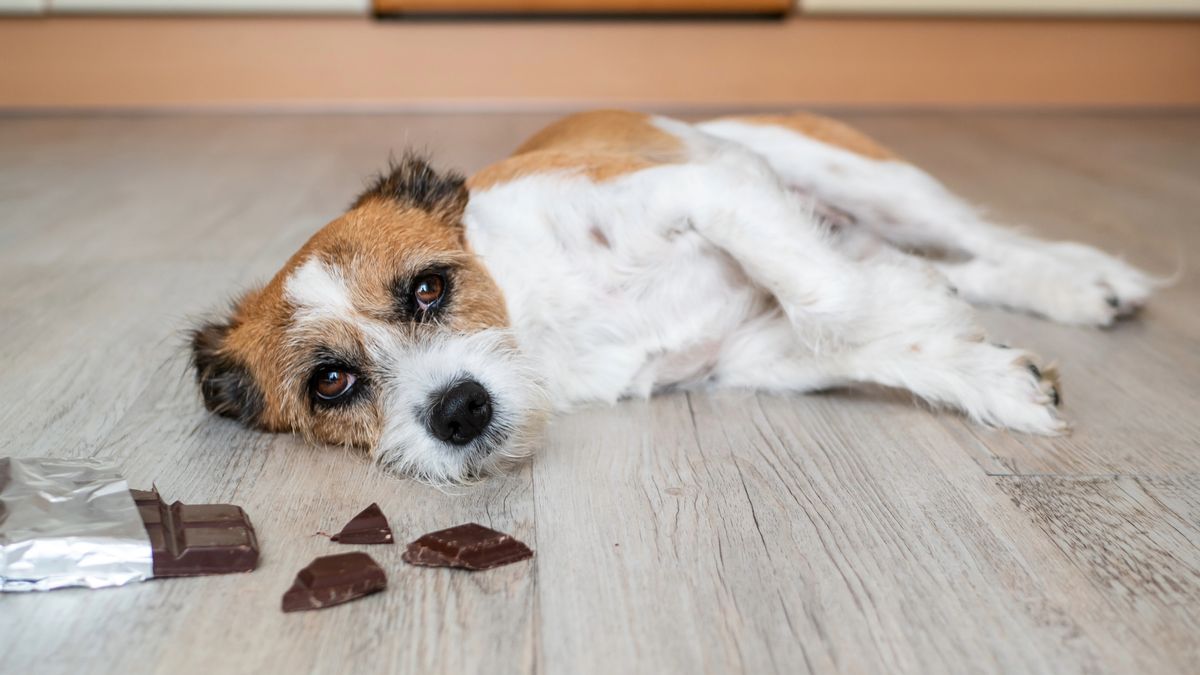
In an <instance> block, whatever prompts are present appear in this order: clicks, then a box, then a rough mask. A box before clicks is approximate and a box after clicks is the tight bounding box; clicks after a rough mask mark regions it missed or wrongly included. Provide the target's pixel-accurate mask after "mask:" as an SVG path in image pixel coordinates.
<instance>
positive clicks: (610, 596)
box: [0, 114, 1200, 673]
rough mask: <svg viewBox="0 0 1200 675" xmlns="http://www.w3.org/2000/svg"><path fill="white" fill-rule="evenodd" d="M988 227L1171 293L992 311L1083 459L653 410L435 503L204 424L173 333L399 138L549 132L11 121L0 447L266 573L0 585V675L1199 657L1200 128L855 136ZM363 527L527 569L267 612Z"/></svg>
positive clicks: (1017, 443)
mask: <svg viewBox="0 0 1200 675" xmlns="http://www.w3.org/2000/svg"><path fill="white" fill-rule="evenodd" d="M843 117H844V118H845V119H848V120H851V121H853V122H856V123H858V124H860V125H861V126H862V127H863V128H865V129H867V130H868V131H870V132H871V133H873V134H875V135H877V136H878V137H879V138H881V139H882V140H883V141H885V142H886V143H887V144H889V145H891V146H892V147H894V148H895V149H897V150H899V151H900V152H902V153H904V154H907V155H908V156H909V157H911V158H912V159H914V160H916V161H918V162H919V163H921V164H922V165H924V166H925V167H927V168H929V169H930V170H932V171H933V172H934V173H935V174H937V175H938V176H940V177H942V178H943V179H944V180H945V181H947V182H948V183H949V184H950V185H951V186H952V187H953V188H955V189H957V190H959V191H960V192H962V193H964V194H966V195H967V196H969V197H971V198H973V199H975V200H977V201H979V202H981V203H983V204H985V205H987V206H988V207H989V208H990V209H991V211H992V213H993V214H994V215H995V216H997V217H998V218H1001V219H1004V220H1007V221H1010V222H1014V223H1024V224H1028V225H1029V226H1030V227H1032V228H1035V229H1036V230H1038V231H1040V232H1043V233H1045V234H1046V235H1048V236H1053V237H1071V238H1076V239H1079V240H1083V241H1087V242H1091V243H1095V244H1099V245H1102V246H1103V247H1106V248H1108V249H1110V250H1114V251H1119V252H1123V253H1125V254H1126V255H1127V256H1128V257H1129V259H1131V260H1132V261H1134V262H1135V263H1137V264H1139V265H1142V266H1144V267H1146V268H1148V269H1150V270H1153V271H1156V272H1161V273H1170V272H1172V271H1174V270H1176V269H1177V268H1178V267H1179V266H1181V265H1186V266H1187V267H1188V268H1189V269H1188V270H1187V271H1186V272H1185V274H1184V276H1183V277H1182V279H1181V280H1180V281H1179V282H1178V283H1177V284H1176V285H1175V286H1174V287H1172V288H1170V289H1168V290H1165V291H1163V292H1162V294H1161V295H1160V296H1158V297H1157V298H1156V299H1155V301H1154V303H1153V305H1152V306H1151V307H1150V308H1149V309H1148V311H1146V312H1145V313H1144V315H1143V316H1142V317H1141V319H1140V320H1138V321H1134V322H1129V323H1125V324H1122V325H1120V326H1118V327H1116V328H1115V329H1112V330H1107V331H1094V330H1084V329H1076V328H1065V327H1060V326H1054V325H1049V324H1046V323H1042V322H1039V321H1037V320H1034V319H1031V318H1026V317H1020V316H1009V315H1003V314H1000V313H998V312H988V313H987V314H986V317H985V319H986V322H987V324H988V325H989V326H990V328H991V329H992V331H993V332H994V334H995V336H996V337H997V338H998V339H1000V340H1003V341H1007V342H1010V343H1014V344H1021V345H1027V346H1030V347H1032V348H1034V349H1035V350H1036V351H1038V352H1040V353H1042V354H1044V355H1046V356H1048V357H1050V358H1055V359H1058V360H1059V361H1060V363H1061V367H1062V372H1063V378H1064V385H1065V391H1064V394H1065V413H1066V415H1067V416H1068V417H1069V418H1070V419H1071V420H1072V421H1073V422H1074V423H1075V425H1076V431H1075V432H1074V434H1073V435H1071V436H1069V437H1066V438H1060V439H1054V440H1047V439H1041V438H1033V437H1028V436H1022V435H1012V434H1007V433H1001V432H993V431H987V430H983V429H980V428H978V427H975V426H972V425H970V424H967V423H965V422H964V421H963V420H961V419H959V418H958V417H956V416H954V415H952V414H935V413H932V412H929V411H927V410H924V409H922V408H920V407H918V406H915V405H913V404H912V403H911V402H910V401H909V400H908V399H907V397H905V396H902V395H898V394H895V395H892V394H881V393H871V394H863V393H859V394H851V393H838V394H827V395H819V396H806V397H775V396H755V395H753V394H735V393H727V394H719V395H706V394H690V395H673V396H665V397H662V398H658V399H654V400H651V401H648V402H646V401H633V402H627V403H624V404H622V405H620V406H618V407H616V408H611V409H610V408H601V409H595V410H587V411H584V412H582V413H579V414H576V415H573V416H570V417H566V418H562V419H559V420H558V421H556V422H555V424H554V425H553V426H552V428H551V430H550V434H549V437H548V439H547V441H546V444H545V448H544V449H543V450H542V452H541V454H540V455H539V456H538V457H537V459H536V460H535V461H533V462H532V463H531V464H529V465H527V466H525V467H524V468H523V469H522V470H521V471H519V472H518V473H516V474H515V475H512V476H510V477H507V478H497V479H494V480H490V481H488V482H486V483H484V484H483V485H482V486H479V487H475V488H472V489H469V490H463V491H461V492H459V493H456V494H444V493H441V492H438V491H436V490H433V489H431V488H428V487H425V486H422V485H419V484H416V483H414V482H412V481H406V480H398V479H395V478H391V477H389V476H386V475H383V474H382V473H380V472H379V471H378V470H376V469H375V468H373V467H372V466H371V465H370V464H368V463H367V462H366V461H365V460H364V459H362V458H361V457H358V456H355V455H354V454H352V453H348V452H346V451H342V450H333V449H328V448H315V447H306V446H305V445H304V444H302V443H301V442H300V441H298V440H297V439H294V438H290V437H287V436H271V435H262V434H257V433H252V432H248V431H244V430H241V429H239V428H237V427H236V426H234V425H233V424H231V423H229V422H226V421H223V420H218V419H214V418H212V417H210V416H208V415H206V414H205V413H204V411H203V410H202V408H201V405H200V403H199V401H198V398H197V395H196V392H195V390H194V386H193V384H192V382H191V381H190V374H189V373H188V372H187V371H186V368H185V360H186V354H185V352H184V350H183V338H182V335H181V332H182V331H183V330H184V329H185V328H186V327H187V326H188V325H189V322H190V320H191V319H192V318H193V317H196V316H198V315H201V314H203V313H204V312H205V311H206V310H209V309H212V308H215V307H219V306H221V304H222V303H223V302H224V301H225V300H226V299H227V298H228V297H230V296H231V294H233V293H234V292H235V290H236V289H238V288H241V287H242V286H244V285H245V284H247V283H249V282H251V281H253V280H256V279H262V278H264V277H266V276H267V275H269V274H270V273H272V272H273V271H274V270H275V269H276V268H277V267H278V265H279V264H280V263H281V261H282V260H283V259H284V258H285V257H286V256H287V255H289V254H290V253H291V252H292V251H293V250H294V249H296V248H297V247H298V246H299V245H300V243H301V242H302V241H303V240H304V239H305V238H306V237H307V236H308V235H309V234H310V233H311V232H313V231H314V230H315V229H317V228H318V227H319V226H320V225H322V224H323V223H324V222H325V221H326V220H328V219H330V218H332V217H333V216H335V215H336V214H337V213H338V211H339V209H341V208H342V207H344V206H345V205H346V204H347V203H348V202H349V200H350V198H351V197H352V196H353V194H354V193H355V191H356V190H357V189H358V188H359V187H360V186H361V185H362V181H363V179H364V177H365V176H366V175H367V174H368V173H370V172H372V171H374V170H375V169H377V168H378V167H380V165H381V164H382V163H383V162H384V161H385V160H386V157H387V153H388V150H389V149H391V148H395V149H400V148H401V147H403V146H405V145H414V146H418V147H425V148H428V149H430V150H432V151H434V153H435V154H436V155H437V156H439V157H440V158H441V159H442V161H443V162H444V163H446V164H449V165H453V166H458V167H461V168H463V169H467V170H470V169H474V168H477V167H479V166H481V165H482V164H483V163H484V162H486V161H488V160H490V159H492V158H495V157H498V156H500V155H501V154H503V153H505V152H507V151H508V150H509V149H510V148H512V147H513V146H514V145H515V144H516V143H517V142H518V141H519V139H520V138H521V137H522V136H523V135H524V134H526V133H528V132H530V131H531V130H533V129H534V128H535V127H537V126H538V125H539V124H542V123H543V122H545V121H546V118H542V117H537V116H529V115H525V116H464V115H459V116H409V117H405V116H378V117H373V116H348V117H315V116H300V117H267V116H257V117H235V116H227V117H220V116H214V117H127V118H71V117H60V118H39V119H33V118H5V119H0V205H2V206H0V430H2V431H0V456H5V455H54V456H60V457H85V456H96V457H105V458H109V459H112V460H114V461H116V462H118V463H119V464H120V465H121V466H122V467H124V470H125V473H126V474H127V475H128V477H129V479H130V482H131V483H132V484H133V485H135V486H140V487H148V486H150V485H151V484H152V483H153V484H156V485H157V486H158V488H159V489H160V490H161V491H162V492H163V493H164V494H165V495H166V496H167V497H168V498H172V499H175V498H177V499H182V500H184V501H188V502H213V501H221V502H225V501H228V502H234V503H238V504H241V505H243V506H245V507H246V509H247V510H248V511H249V513H250V515H251V517H252V518H253V520H254V524H255V525H256V527H257V529H258V532H259V537H260V539H261V542H262V546H263V558H262V566H261V568H260V569H259V570H258V571H256V572H254V573H252V574H249V575H234V576H227V577H208V578H195V579H178V580H167V581H154V582H148V583H144V584H139V585H135V586H133V587H128V588H119V589H110V590H103V591H83V590H69V591H57V592H53V593H49V594H28V595H12V594H7V595H3V596H0V655H2V656H0V658H2V659H3V661H2V665H0V671H3V672H6V673H33V672H37V673H82V672H89V673H91V672H111V673H141V672H164V673H167V672H169V673H217V672H239V673H265V672H309V671H314V672H316V671H319V672H373V671H381V672H387V671H396V672H413V673H416V672H463V673H474V672H498V673H508V672H533V671H536V672H541V673H575V672H584V673H586V672H592V673H625V672H643V673H664V672H672V673H696V672H719V673H725V672H748V673H768V672H779V673H799V672H809V671H812V672H847V673H857V672H884V673H937V672H952V673H962V672H1001V671H1002V672H1018V673H1025V672H1044V673H1076V672H1079V673H1083V672H1087V673H1195V672H1197V670H1198V669H1200V549H1198V545H1200V405H1198V404H1200V401H1198V399H1200V396H1198V393H1200V313H1198V311H1197V310H1198V309H1200V275H1198V274H1197V273H1196V267H1197V262H1198V257H1197V254H1198V253H1200V218H1198V216H1197V214H1200V116H1166V115H1143V116H1134V115H1121V116H1117V115H1103V114H1094V115H1074V116H1067V115H1046V116H1040V115H1033V114H1025V115H1013V114H1009V115H961V114H960V115H934V114H927V115H916V114H913V115H885V114H871V115H844V116H843ZM372 501H377V502H379V504H380V505H382V507H383V509H384V511H385V512H386V513H387V514H388V515H389V516H390V518H391V520H392V524H393V527H394V528H395V530H396V532H397V538H398V539H402V540H408V539H410V538H413V537H415V536H417V535H419V534H421V533H423V532H425V531H428V530H431V529H435V528H441V527H445V526H450V525H454V524H458V523H460V522H464V521H478V522H481V523H484V524H488V525H492V526H494V527H497V528H499V529H502V530H505V531H508V532H511V533H513V534H515V535H517V536H519V537H520V538H522V539H524V540H525V541H527V542H529V544H530V545H531V546H532V547H533V548H534V549H535V550H536V551H537V557H536V558H535V559H534V561H533V562H532V563H523V564H517V565H513V566H510V567H505V568H502V569H498V570H494V571H490V572H486V573H480V574H467V573H461V572H453V571H444V570H427V569H415V568H412V567H409V566H406V565H404V564H403V563H402V562H401V561H400V553H401V550H402V547H401V546H393V547H373V548H371V549H370V553H371V554H372V555H373V556H375V557H376V558H377V559H378V560H379V561H380V563H381V564H383V566H384V567H385V568H386V569H387V571H388V574H389V576H390V588H389V589H388V590H387V591H386V592H385V593H382V594H379V595H376V596H373V597H370V598H368V599H365V600H362V601H359V602H356V603H353V604H349V605H345V606H342V607H338V608H333V609H329V610H326V611H322V612H309V613H301V614H289V615H284V614H283V613H281V612H280V610H279V603H280V597H281V595H282V593H283V591H284V590H285V589H286V588H287V587H288V586H289V585H290V583H291V580H292V578H293V576H294V575H295V573H296V571H297V570H299V569H300V568H301V567H302V566H303V565H305V564H306V563H307V562H308V561H309V560H310V559H311V558H312V557H314V556H317V555H323V554H328V553H332V552H337V551H341V550H344V549H341V548H338V547H337V546H335V545H333V544H330V543H329V542H328V541H327V540H325V539H324V538H322V537H319V536H313V534H314V533H315V532H317V531H318V530H326V531H328V530H331V529H333V528H337V527H339V526H340V525H341V524H343V523H344V521H345V520H347V519H348V518H349V516H351V515H352V514H353V513H355V512H356V511H357V510H359V509H360V508H362V507H364V506H366V505H367V504H369V503H370V502H372Z"/></svg>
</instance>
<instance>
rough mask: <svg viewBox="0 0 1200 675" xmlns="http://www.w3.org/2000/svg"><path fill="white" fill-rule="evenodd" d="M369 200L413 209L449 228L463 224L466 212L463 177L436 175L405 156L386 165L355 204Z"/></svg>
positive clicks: (417, 159) (422, 160)
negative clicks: (408, 206) (393, 203)
mask: <svg viewBox="0 0 1200 675" xmlns="http://www.w3.org/2000/svg"><path fill="white" fill-rule="evenodd" d="M372 199H390V200H393V201H396V202H399V203H401V204H406V205H410V206H415V207H417V208H419V209H422V210H424V211H426V212H428V213H430V214H431V215H433V216H436V217H437V218H440V219H441V220H443V221H445V222H446V223H449V224H451V225H458V224H460V223H461V222H462V216H463V211H464V210H466V208H467V187H466V179H465V178H463V176H462V174H459V173H456V172H453V171H449V172H439V171H437V170H435V169H434V168H433V167H432V166H431V165H430V164H429V162H428V161H427V160H426V159H425V158H424V157H421V156H420V155H417V154H415V153H412V152H406V153H405V154H404V156H403V157H402V158H401V159H400V160H399V161H397V160H395V159H393V160H392V161H391V162H389V163H388V168H387V171H384V172H383V173H381V174H379V175H378V176H376V177H375V180H373V181H372V182H371V184H370V186H369V187H367V189H366V190H365V191H364V192H363V193H362V194H360V195H359V196H358V198H357V199H355V200H354V204H352V205H351V208H357V207H359V206H361V205H362V204H364V203H365V202H367V201H370V200H372Z"/></svg>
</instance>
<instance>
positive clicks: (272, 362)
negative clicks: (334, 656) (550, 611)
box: [191, 111, 1156, 484]
mask: <svg viewBox="0 0 1200 675" xmlns="http://www.w3.org/2000/svg"><path fill="white" fill-rule="evenodd" d="M1155 285H1156V280H1154V279H1153V278H1151V277H1150V276H1148V275H1147V274H1145V273H1143V272H1141V271H1139V270H1137V269H1135V268H1134V267H1132V266H1130V265H1128V264H1126V263H1125V262H1123V261H1121V260H1119V259H1117V258H1114V257H1111V256H1109V255H1107V254H1105V253H1102V252H1100V251H1098V250H1096V249H1093V248H1090V247H1088V246H1084V245H1080V244H1075V243H1049V242H1043V241H1039V240H1037V239H1034V238H1032V237H1029V236H1026V235H1024V234H1021V233H1018V232H1016V231H1013V230H1010V229H1005V228H1002V227H999V226H997V225H994V224H992V223H990V222H988V221H987V220H985V219H984V218H983V217H982V216H981V215H980V214H979V212H977V211H976V210H975V209H973V208H972V207H971V206H970V205H968V204H967V203H966V202H964V201H963V200H962V199H959V198H958V197H956V196H955V195H953V194H951V193H950V192H949V191H948V190H947V189H946V188H945V187H943V185H942V184H940V183H939V182H938V181H937V180H935V179H934V178H932V177H931V176H930V175H929V174H927V173H925V172H923V171H921V170H920V169H918V168H917V167H915V166H913V165H912V164H910V163H908V162H906V161H904V160H903V159H901V158H899V157H897V156H896V155H895V154H893V153H892V152H891V151H889V150H888V149H887V148H885V147H884V146H883V145H881V144H880V143H878V142H876V141H874V140H872V139H871V138H869V137H867V136H866V135H864V134H863V133H861V132H859V131H857V130H855V129H853V128H851V127H849V126H847V125H844V124H842V123H840V122H837V121H835V120H832V119H828V118H823V117H818V116H814V115H808V114H793V115H766V116H751V117H731V118H721V119H715V120H711V121H706V122H701V123H697V124H689V123H685V122H682V121H677V120H673V119H668V118H665V117H657V116H651V115H645V114H639V113H633V112H621V111H599V112H589V113H583V114H578V115H574V116H570V117H567V118H565V119H562V120H560V121H558V122H556V123H554V124H552V125H550V126H549V127H546V128H545V129H543V130H541V131H540V132H538V133H537V134H536V135H534V136H533V137H532V138H530V139H529V140H527V141H526V142H525V143H524V144H522V145H521V146H520V147H519V148H518V149H517V150H516V152H515V153H514V154H513V155H512V156H510V157H508V158H507V159H503V160H501V161H499V162H498V163H495V164H493V165H491V166H489V167H487V168H485V169H483V170H482V171H480V172H479V173H477V174H475V175H474V176H473V177H472V178H471V179H470V180H464V178H463V177H462V176H460V175H457V174H454V173H444V172H439V171H437V170H435V169H434V168H433V167H431V165H430V164H429V163H428V162H427V161H426V160H425V159H423V158H421V157H419V156H416V155H412V154H409V155H405V156H404V157H403V158H402V159H400V160H398V161H395V160H393V163H392V165H391V166H390V168H389V169H388V170H387V171H385V172H384V173H383V174H381V175H380V176H379V177H378V178H377V179H376V180H375V181H374V182H373V183H372V184H370V186H369V187H368V188H367V189H366V191H365V192H363V193H362V194H361V195H359V196H358V198H357V199H356V200H355V201H354V202H353V204H352V205H351V207H350V209H349V210H348V211H347V212H346V213H345V214H344V215H342V216H341V217H339V218H337V219H336V220H334V221H333V222H331V223H329V224H328V225H326V226H325V227H324V228H323V229H321V230H320V231H319V232H317V233H316V234H315V235H314V236H313V237H312V238H311V239H310V240H309V241H308V242H307V243H306V244H304V246H303V247H302V248H301V249H300V250H299V251H298V252H297V253H296V254H295V255H293V256H292V257H291V259H289V260H288V261H287V263H286V264H285V265H284V266H283V268H282V269H281V270H280V271H279V272H278V273H277V274H276V275H275V276H274V278H272V279H271V280H270V282H269V283H267V284H266V285H265V286H263V287H261V288H258V289H256V290H252V291H250V292H249V293H247V294H246V295H244V296H243V297H242V298H241V299H240V300H238V301H237V302H236V303H235V305H234V307H233V309H232V311H231V313H230V314H229V316H228V317H226V318H223V319H220V320H217V321H209V322H206V323H203V324H202V325H200V326H198V327H197V328H195V329H194V331H193V332H192V334H191V338H192V340H191V342H192V362H193V365H194V368H195V374H196V380H197V382H198V384H199V388H200V391H201V394H202V397H203V400H204V404H205V406H206V407H207V409H208V410H210V411H212V412H213V413H216V414H219V415H223V416H227V417H232V418H235V419H237V420H240V421H241V422H242V423H244V424H246V425H248V426H250V427H255V428H259V429H263V430H267V431H274V432H297V433H300V434H302V435H304V436H305V437H306V438H308V439H310V440H312V441H316V442H323V443H327V444H336V445H346V446H356V447H360V448H365V449H368V450H369V452H370V453H371V455H372V456H373V457H374V459H376V460H377V461H378V462H379V463H380V464H382V465H383V466H385V467H386V468H388V469H391V470H394V471H397V472H401V473H406V474H409V475H412V476H415V477H417V478H420V479H423V480H425V481H428V482H432V483H438V484H450V483H462V482H467V481H470V480H473V479H476V478H478V477H480V476H484V475H488V474H490V473H493V472H495V471H498V470H502V469H503V468H505V467H506V466H508V465H510V464H511V463H512V462H514V461H517V460H519V459H521V458H523V457H525V456H527V455H528V454H529V453H530V452H531V450H532V449H533V448H534V447H535V446H536V445H537V442H538V438H539V435H540V433H541V431H542V430H543V426H544V424H545V422H546V420H547V418H548V417H549V416H550V415H551V414H552V413H558V412H563V411H567V410H570V409H572V408H574V407H577V406H580V405H586V404H592V403H614V402H616V401H617V400H619V399H622V398H625V397H634V396H649V395H651V394H653V393H654V392H657V391H661V390H664V389H675V388H702V387H737V388H750V389H755V390H768V391H780V392H808V391H814V390H822V389H828V388H832V387H842V386H852V385H858V384H875V385H884V386H887V387H894V388H900V389H906V390H908V391H910V392H912V393H913V394H915V395H916V396H917V397H919V398H921V399H923V400H925V401H927V402H928V403H930V404H932V405H934V406H940V407H947V408H953V409H957V410H959V411H961V412H962V413H965V414H966V415H967V416H969V417H970V418H971V419H973V420H975V421H976V422H978V423H981V424H984V425H988V426H994V427H1002V428H1007V429H1012V430H1016V431H1021V432H1029V433H1034V434H1047V435H1053V434H1060V433H1063V432H1064V431H1066V430H1067V425H1066V423H1065V422H1064V421H1063V419H1062V417H1061V416H1060V415H1059V411H1058V406H1059V403H1060V400H1061V390H1060V389H1059V385H1058V382H1057V377H1056V374H1055V371H1054V369H1053V368H1052V367H1049V366H1047V365H1046V364H1045V363H1044V362H1043V361H1042V360H1041V359H1039V358H1038V357H1036V356H1035V355H1033V354H1031V353H1029V352H1027V351H1023V350H1020V349H1013V348H1008V347H1005V346H1001V345H996V344H991V343H989V342H988V341H987V340H986V338H985V335H984V333H983V332H982V331H981V330H980V328H979V327H978V325H977V324H976V321H975V318H974V316H973V310H972V309H971V307H970V304H979V305H998V306H1002V307H1006V308H1011V309H1014V310H1021V311H1026V312H1029V313H1033V314H1037V315H1040V316H1043V317H1046V318H1048V319H1051V320H1054V321H1058V322H1062V323H1067V324H1076V325H1082V326H1107V325H1109V324H1111V323H1113V322H1114V321H1116V320H1117V319H1118V318H1121V317H1124V316H1127V315H1130V314H1132V313H1133V312H1134V311H1136V310H1137V309H1138V308H1139V307H1141V306H1142V305H1143V304H1144V303H1145V302H1146V300H1147V298H1148V297H1149V295H1150V294H1151V292H1152V291H1153V290H1154V288H1155Z"/></svg>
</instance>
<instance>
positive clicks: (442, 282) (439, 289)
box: [412, 274, 446, 310]
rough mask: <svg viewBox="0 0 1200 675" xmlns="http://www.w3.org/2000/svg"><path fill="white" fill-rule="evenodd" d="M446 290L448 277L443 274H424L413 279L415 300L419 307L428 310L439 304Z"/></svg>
mask: <svg viewBox="0 0 1200 675" xmlns="http://www.w3.org/2000/svg"><path fill="white" fill-rule="evenodd" d="M445 292H446V278H445V277H443V276H442V275H441V274H423V275H421V276H419V277H417V278H416V279H415V280H414V281H413V291H412V295H413V300H414V301H416V303H417V309H420V310H428V309H430V308H432V307H433V306H435V305H437V303H438V301H439V300H441V299H442V295H444V294H445Z"/></svg>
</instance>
